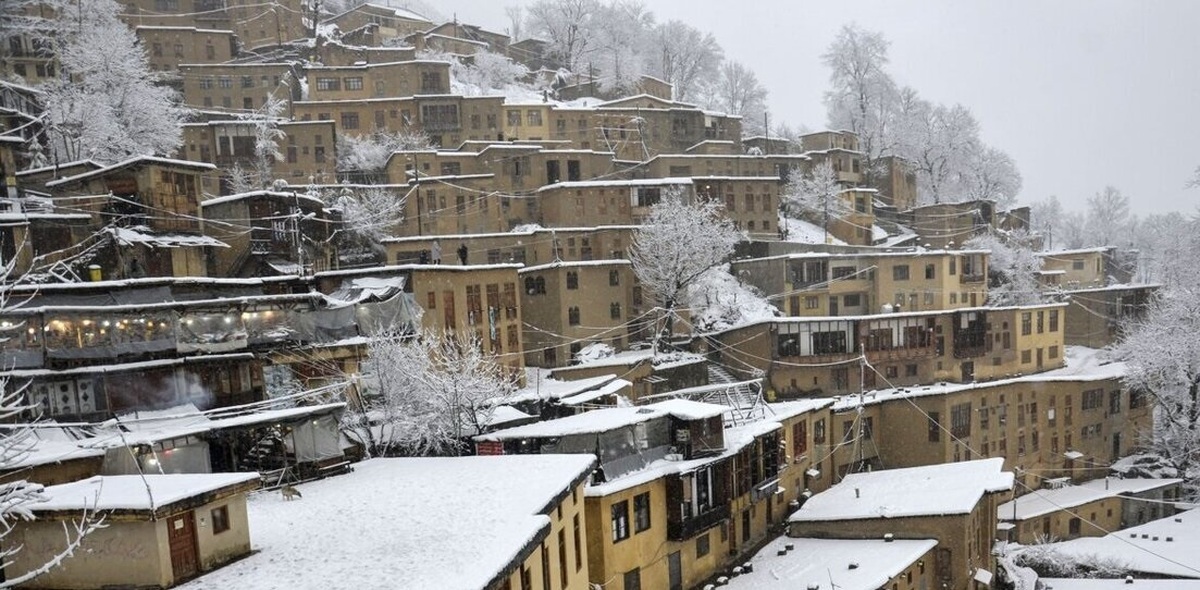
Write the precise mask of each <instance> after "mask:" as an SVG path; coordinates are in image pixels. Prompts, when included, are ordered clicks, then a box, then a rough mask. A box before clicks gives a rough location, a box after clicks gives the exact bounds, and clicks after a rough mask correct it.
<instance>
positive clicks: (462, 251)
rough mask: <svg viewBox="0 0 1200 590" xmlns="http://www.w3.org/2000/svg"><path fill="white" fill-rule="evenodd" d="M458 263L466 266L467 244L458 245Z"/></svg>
mask: <svg viewBox="0 0 1200 590" xmlns="http://www.w3.org/2000/svg"><path fill="white" fill-rule="evenodd" d="M458 261H459V262H461V263H462V264H463V266H466V264H467V244H466V242H462V243H460V244H459V245H458Z"/></svg>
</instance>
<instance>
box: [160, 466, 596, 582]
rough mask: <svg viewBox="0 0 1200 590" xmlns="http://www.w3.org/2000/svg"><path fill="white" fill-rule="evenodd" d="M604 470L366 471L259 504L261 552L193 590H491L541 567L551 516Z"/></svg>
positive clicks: (254, 508)
mask: <svg viewBox="0 0 1200 590" xmlns="http://www.w3.org/2000/svg"><path fill="white" fill-rule="evenodd" d="M594 463H595V458H594V457H592V456H591V455H506V456H494V457H445V458H377V459H370V460H367V461H363V462H361V463H358V464H356V465H355V466H354V471H353V472H352V473H349V474H345V475H340V476H337V477H331V478H327V479H323V480H320V481H315V482H310V483H306V484H299V485H297V486H296V487H297V489H299V490H300V492H301V493H303V494H304V497H303V500H302V501H298V502H288V501H285V500H284V499H283V498H282V497H281V495H280V494H263V495H261V496H259V497H257V498H255V499H254V501H252V502H250V503H249V519H250V522H251V528H252V531H253V542H254V545H255V548H256V549H257V550H258V551H257V552H256V553H255V554H254V555H251V556H249V557H247V558H245V559H243V560H240V561H237V562H236V563H232V564H229V565H227V566H225V567H222V568H220V569H218V570H216V571H213V572H209V573H207V574H205V575H203V576H201V577H200V578H199V579H197V580H195V581H193V582H191V583H188V584H184V585H183V586H181V588H190V589H200V588H296V589H309V588H312V589H316V588H394V587H397V581H402V583H401V584H400V586H402V587H404V588H489V587H492V586H493V585H494V584H495V582H496V581H497V580H498V579H499V577H500V576H501V575H502V574H503V573H505V572H511V571H513V569H512V568H514V567H519V563H516V562H517V560H521V559H524V558H525V557H526V556H528V555H535V556H536V554H537V547H538V543H539V542H540V541H541V540H542V539H545V538H546V537H547V536H548V535H549V534H550V532H551V531H550V522H551V521H550V517H549V515H548V514H549V512H550V510H551V509H553V507H554V506H555V505H556V504H557V503H558V502H559V501H562V499H563V498H567V497H568V496H569V494H570V490H571V489H572V488H573V486H575V485H578V484H579V483H580V482H582V481H583V479H584V478H585V477H586V476H587V475H588V474H589V473H591V471H592V468H593V464H594ZM568 502H569V500H568ZM314 563H323V564H330V567H317V568H314V567H312V566H313V564H314Z"/></svg>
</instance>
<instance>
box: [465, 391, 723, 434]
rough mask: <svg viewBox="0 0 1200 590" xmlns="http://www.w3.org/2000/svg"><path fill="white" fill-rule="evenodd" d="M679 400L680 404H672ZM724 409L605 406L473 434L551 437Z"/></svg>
mask: <svg viewBox="0 0 1200 590" xmlns="http://www.w3.org/2000/svg"><path fill="white" fill-rule="evenodd" d="M676 402H682V403H676ZM727 409H728V408H727V407H725V406H719V405H716V404H706V403H703V402H693V401H688V400H669V401H666V402H658V403H656V404H649V405H645V406H633V407H624V408H605V409H600V410H592V411H590V412H584V413H582V414H575V415H574V416H567V417H566V418H558V419H555V420H546V421H544V422H538V423H536V424H527V425H525V426H518V427H516V428H509V429H506V430H497V431H496V432H491V433H488V434H483V435H480V436H477V437H475V440H479V441H503V440H521V439H529V438H555V437H561V436H572V435H578V434H598V433H601V432H609V431H612V430H616V429H618V428H624V427H627V426H632V425H634V424H640V423H642V422H649V421H650V420H655V419H658V418H663V417H666V416H675V417H677V418H680V419H682V420H697V419H701V418H697V416H701V417H709V416H710V415H712V416H719V415H721V414H722V413H724V412H725V410H727Z"/></svg>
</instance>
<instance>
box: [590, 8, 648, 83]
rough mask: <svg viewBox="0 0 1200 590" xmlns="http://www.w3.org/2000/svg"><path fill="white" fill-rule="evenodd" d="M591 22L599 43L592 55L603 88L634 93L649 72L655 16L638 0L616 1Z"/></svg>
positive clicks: (599, 12)
mask: <svg viewBox="0 0 1200 590" xmlns="http://www.w3.org/2000/svg"><path fill="white" fill-rule="evenodd" d="M592 22H593V23H594V26H593V28H594V29H595V31H596V42H595V48H594V51H592V54H591V55H592V63H593V64H594V65H595V66H596V68H597V69H598V70H599V73H600V87H601V88H602V89H603V90H606V91H608V92H614V93H623V94H630V93H632V92H633V91H634V90H635V89H636V88H637V84H638V82H640V81H641V77H642V74H643V73H644V72H645V71H646V66H647V65H648V64H647V59H646V56H647V55H649V54H651V53H652V52H651V51H650V48H649V45H650V32H651V30H652V29H653V27H654V14H653V13H651V12H650V11H648V10H646V6H645V5H644V4H642V3H641V2H640V1H638V0H613V1H611V2H609V3H608V4H605V5H603V6H601V8H600V10H598V11H597V12H596V17H595V18H594V19H593V20H592Z"/></svg>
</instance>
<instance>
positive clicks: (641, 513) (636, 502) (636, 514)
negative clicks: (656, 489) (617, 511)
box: [633, 492, 650, 533]
mask: <svg viewBox="0 0 1200 590" xmlns="http://www.w3.org/2000/svg"><path fill="white" fill-rule="evenodd" d="M648 528H650V492H645V493H641V494H638V495H636V496H634V497H633V532H635V533H640V532H642V531H644V530H646V529H648Z"/></svg>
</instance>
